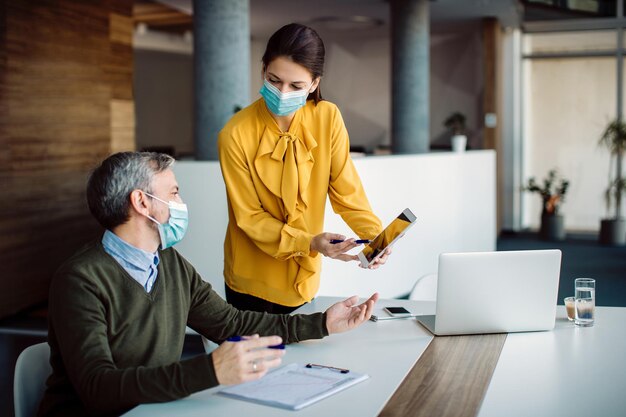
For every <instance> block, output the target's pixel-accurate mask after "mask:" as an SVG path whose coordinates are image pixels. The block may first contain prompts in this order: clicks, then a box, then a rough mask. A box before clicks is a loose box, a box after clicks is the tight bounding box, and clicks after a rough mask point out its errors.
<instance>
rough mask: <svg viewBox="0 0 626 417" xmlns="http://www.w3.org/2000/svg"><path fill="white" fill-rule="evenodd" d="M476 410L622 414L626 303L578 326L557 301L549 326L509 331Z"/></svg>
mask: <svg viewBox="0 0 626 417" xmlns="http://www.w3.org/2000/svg"><path fill="white" fill-rule="evenodd" d="M478 416H479V417H492V416H493V417H496V416H498V417H500V416H507V417H515V416H520V417H522V416H524V417H525V416H533V417H542V416H546V417H547V416H567V417H590V416H598V417H613V416H614V417H618V416H619V417H624V416H626V308H622V307H596V321H595V324H594V326H593V327H578V326H575V325H574V323H573V322H570V321H568V320H567V316H566V315H565V308H564V307H563V306H558V308H557V319H556V327H555V329H554V330H553V331H551V332H536V333H535V332H532V333H511V334H509V335H508V336H507V338H506V342H505V344H504V347H503V348H502V352H501V353H500V359H499V360H498V365H497V366H496V369H495V371H494V374H493V376H492V378H491V382H490V384H489V388H488V389H487V393H486V395H485V399H484V400H483V403H482V406H481V409H480V412H479V413H478Z"/></svg>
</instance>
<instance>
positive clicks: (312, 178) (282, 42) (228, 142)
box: [218, 23, 387, 314]
mask: <svg viewBox="0 0 626 417" xmlns="http://www.w3.org/2000/svg"><path fill="white" fill-rule="evenodd" d="M323 69H324V43H323V42H322V40H321V38H320V37H319V35H318V34H317V33H316V32H315V31H314V30H313V29H311V28H309V27H307V26H303V25H300V24H296V23H292V24H289V25H286V26H283V27H282V28H280V29H279V30H278V31H277V32H276V33H274V34H273V35H272V36H271V38H270V39H269V41H268V43H267V49H266V50H265V54H264V55H263V87H262V88H261V91H260V93H261V96H262V98H260V99H259V100H257V101H256V102H254V103H252V104H251V105H250V106H248V107H246V108H245V109H243V110H241V111H239V112H238V113H237V114H235V115H234V116H233V117H232V118H231V119H230V121H229V122H228V123H227V124H226V126H224V128H223V129H222V131H221V132H220V133H219V137H218V148H219V157H220V165H221V169H222V175H223V177H224V182H225V184H226V192H227V195H228V216H229V223H228V228H227V230H226V239H225V242H224V278H225V281H226V299H227V300H228V302H229V303H230V304H232V305H233V306H235V307H237V308H240V309H244V310H255V311H266V312H269V313H279V314H286V313H289V312H291V311H293V310H295V309H296V308H298V307H299V306H301V305H302V304H304V303H306V302H309V301H311V299H312V298H313V297H314V296H315V294H316V293H317V290H318V289H319V282H320V269H321V256H319V254H320V253H321V254H322V255H324V256H328V257H330V258H334V259H339V260H342V261H352V260H358V258H357V257H356V256H355V255H349V254H347V253H346V252H347V251H349V250H351V249H353V248H354V247H356V246H357V244H356V243H355V241H354V239H347V240H345V241H343V242H342V243H337V244H331V242H330V241H331V240H332V239H340V240H343V239H345V236H342V235H338V234H335V233H322V229H323V226H324V210H325V205H326V197H327V196H328V197H330V201H331V203H332V206H333V209H334V211H335V212H336V213H337V214H339V215H341V217H342V218H343V220H344V221H345V222H346V223H347V224H348V225H349V226H350V228H351V229H352V230H353V231H354V232H355V233H356V234H357V235H358V236H359V238H361V239H373V238H374V237H375V236H376V235H378V233H380V232H381V231H382V227H381V223H380V220H379V219H378V217H376V216H375V215H374V214H373V213H372V210H371V207H370V204H369V202H368V200H367V197H366V196H365V192H364V190H363V186H362V185H361V180H360V179H359V176H358V174H357V172H356V169H355V168H354V165H353V163H352V160H351V159H350V144H349V140H348V132H347V131H346V127H345V125H344V123H343V119H342V118H341V114H340V113H339V110H338V109H337V107H336V106H335V105H334V104H332V103H330V102H328V101H325V100H323V99H322V96H321V93H320V87H319V85H320V80H321V76H322V73H323ZM386 258H387V254H385V255H384V256H382V257H381V258H380V261H379V263H378V264H377V265H374V266H373V267H374V268H376V267H378V265H379V264H383V263H384V262H385V261H386Z"/></svg>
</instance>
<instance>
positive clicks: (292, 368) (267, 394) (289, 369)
mask: <svg viewBox="0 0 626 417" xmlns="http://www.w3.org/2000/svg"><path fill="white" fill-rule="evenodd" d="M367 378H369V375H366V374H359V373H356V372H352V371H350V372H349V373H346V374H342V373H340V372H337V371H335V370H331V369H326V368H321V369H320V368H307V367H306V366H305V365H302V364H297V363H292V364H290V365H287V366H283V367H281V368H278V369H276V370H274V371H271V372H269V373H268V374H267V375H265V376H264V377H263V378H261V379H258V380H256V381H250V382H244V383H243V384H239V385H234V386H232V387H228V388H225V389H223V390H221V391H219V392H218V394H220V395H224V396H227V397H231V398H236V399H240V400H245V401H251V402H255V403H258V404H264V405H270V406H273V407H279V408H286V409H288V410H300V409H301V408H304V407H307V406H309V405H311V404H313V403H315V402H317V401H319V400H322V399H324V398H326V397H329V396H331V395H333V394H335V393H337V392H339V391H342V390H344V389H346V388H348V387H350V386H352V385H355V384H358V383H359V382H362V381H365V380H366V379H367Z"/></svg>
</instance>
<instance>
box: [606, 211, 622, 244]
mask: <svg viewBox="0 0 626 417" xmlns="http://www.w3.org/2000/svg"><path fill="white" fill-rule="evenodd" d="M600 243H601V244H602V245H609V246H624V245H625V244H626V219H625V218H623V217H620V218H617V219H604V220H602V221H601V222H600Z"/></svg>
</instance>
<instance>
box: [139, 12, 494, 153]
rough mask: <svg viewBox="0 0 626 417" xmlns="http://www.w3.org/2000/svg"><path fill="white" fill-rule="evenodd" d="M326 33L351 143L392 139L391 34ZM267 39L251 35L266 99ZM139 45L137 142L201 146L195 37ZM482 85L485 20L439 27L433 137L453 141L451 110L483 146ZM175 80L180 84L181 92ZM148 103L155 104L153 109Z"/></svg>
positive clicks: (255, 82)
mask: <svg viewBox="0 0 626 417" xmlns="http://www.w3.org/2000/svg"><path fill="white" fill-rule="evenodd" d="M323 37H324V43H325V45H326V51H327V56H326V68H325V71H326V75H325V76H324V80H323V83H322V93H323V96H324V97H325V98H327V99H328V100H331V101H333V102H335V103H336V104H337V105H339V107H340V109H341V112H342V115H343V117H344V120H345V122H346V126H347V127H348V132H349V133H350V139H351V143H352V144H353V145H361V146H365V147H366V148H368V149H369V150H371V149H372V148H373V147H375V146H377V145H389V144H390V143H391V138H390V131H391V129H390V123H391V113H390V111H391V65H390V62H391V61H390V45H389V38H388V37H384V36H383V37H375V38H374V37H368V36H367V35H364V36H359V37H356V36H352V37H351V36H347V35H345V34H344V35H341V34H337V33H335V34H324V36H323ZM266 42H267V39H256V38H253V39H252V41H251V51H250V54H251V59H250V62H251V69H250V80H251V83H250V85H251V91H250V98H251V100H256V99H258V98H259V89H260V88H261V84H262V78H261V57H262V55H263V52H264V50H265V45H266ZM135 43H136V45H137V46H138V49H136V51H135V60H136V75H135V77H136V84H135V92H136V102H137V109H138V110H137V119H138V127H137V143H138V145H139V146H140V147H141V146H147V145H157V146H161V145H164V144H166V143H167V142H168V141H169V142H171V144H173V145H175V146H176V148H177V149H181V150H182V151H183V153H187V151H188V150H189V149H193V147H194V145H193V135H192V133H191V132H192V126H191V124H192V120H191V118H190V117H189V116H188V115H187V110H186V109H188V106H189V103H191V102H192V98H193V97H192V94H193V90H192V88H193V87H192V78H193V68H192V58H191V56H190V55H189V54H191V50H190V46H189V42H188V41H186V40H185V39H184V38H182V37H179V38H178V40H176V39H175V38H173V37H172V36H165V35H161V34H154V33H151V34H148V35H135ZM159 45H160V46H159ZM159 47H161V48H162V50H161V51H158V48H159ZM148 48H149V50H148ZM174 76H175V77H176V78H175V79H174V78H173V77H174ZM185 77H188V78H185ZM483 85H484V83H483V74H482V26H481V23H480V21H478V20H476V21H469V22H465V23H462V24H455V25H435V26H433V27H432V33H431V85H430V88H431V92H430V97H431V122H430V131H431V139H432V141H433V142H437V143H440V144H443V145H445V144H449V135H448V133H447V132H446V129H445V127H444V126H443V121H444V120H445V119H446V118H447V117H448V116H449V115H450V114H451V113H452V112H455V111H460V112H462V113H464V114H465V115H466V117H467V127H468V129H469V130H470V135H469V136H470V138H469V139H470V145H471V146H473V147H476V148H479V147H480V146H481V144H482V128H481V126H482V91H483ZM174 86H178V87H179V90H178V91H176V92H174V91H173V88H174ZM146 109H150V114H148V110H146ZM172 109H180V111H179V110H176V111H173V110H172ZM170 132H175V133H170ZM207 140H210V138H207Z"/></svg>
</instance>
